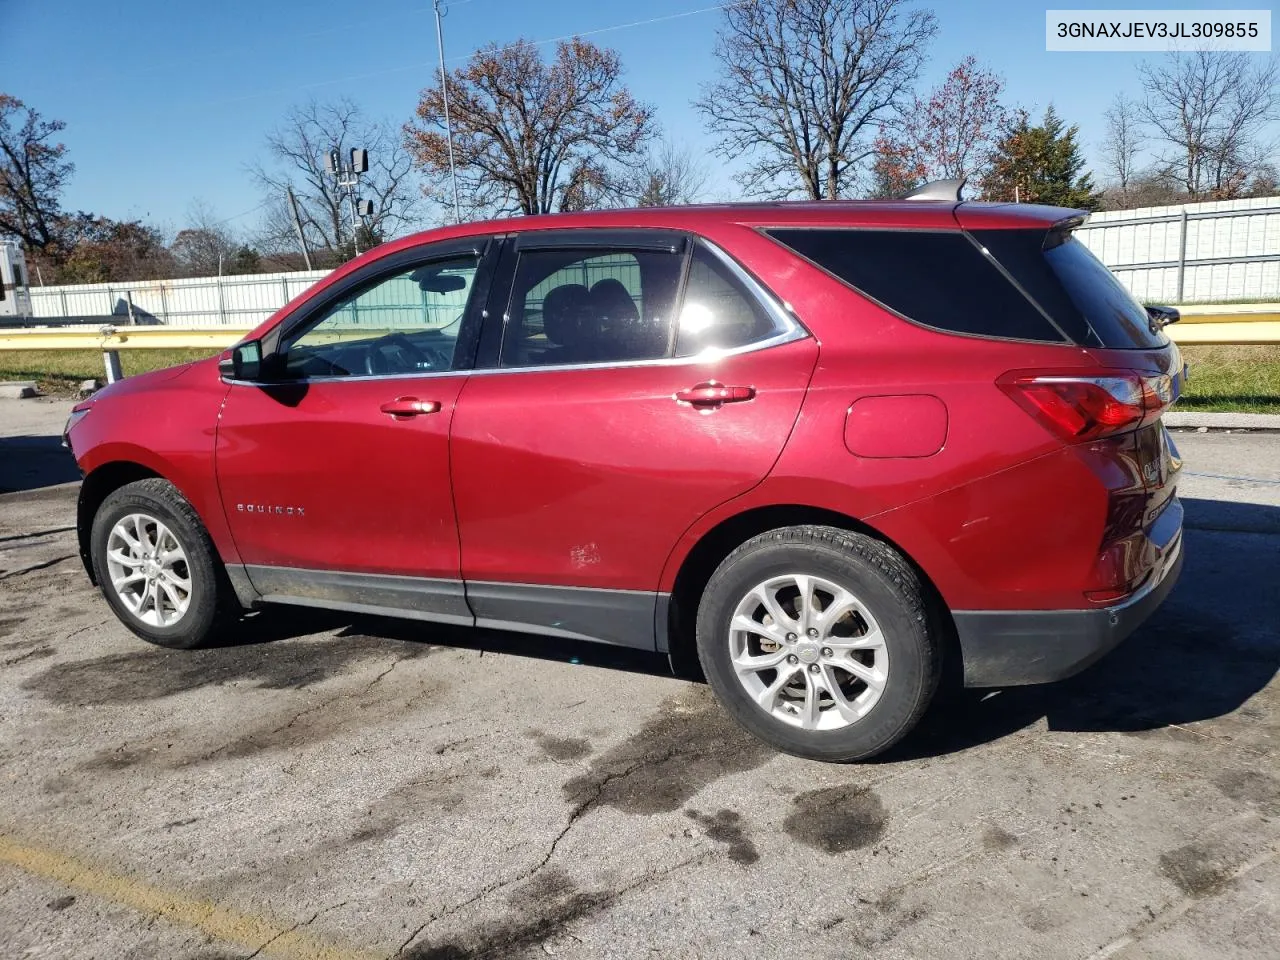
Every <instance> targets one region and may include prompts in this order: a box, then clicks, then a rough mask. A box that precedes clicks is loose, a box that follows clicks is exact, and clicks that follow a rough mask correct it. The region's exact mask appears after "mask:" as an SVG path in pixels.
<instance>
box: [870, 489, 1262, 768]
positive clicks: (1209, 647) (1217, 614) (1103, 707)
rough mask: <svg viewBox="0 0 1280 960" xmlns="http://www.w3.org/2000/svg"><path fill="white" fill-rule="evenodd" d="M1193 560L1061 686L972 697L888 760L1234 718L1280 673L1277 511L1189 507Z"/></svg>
mask: <svg viewBox="0 0 1280 960" xmlns="http://www.w3.org/2000/svg"><path fill="white" fill-rule="evenodd" d="M1183 506H1184V507H1185V509H1186V530H1185V534H1184V536H1185V538H1186V539H1185V546H1184V550H1185V553H1186V560H1185V563H1184V566H1183V570H1182V575H1181V577H1180V578H1179V580H1178V584H1177V586H1176V587H1174V589H1173V591H1172V592H1171V593H1170V594H1169V597H1168V599H1166V600H1165V602H1164V603H1163V604H1162V605H1161V606H1160V607H1159V609H1157V610H1156V612H1155V613H1154V614H1153V615H1152V617H1151V619H1149V620H1148V621H1147V622H1146V623H1144V624H1143V625H1142V626H1141V627H1139V628H1138V629H1137V630H1136V631H1135V632H1134V633H1133V635H1132V636H1130V637H1129V638H1128V639H1127V640H1125V641H1124V642H1123V643H1122V644H1121V645H1120V646H1119V647H1117V648H1116V649H1115V650H1114V651H1112V652H1111V653H1110V654H1108V655H1107V656H1106V657H1104V658H1103V659H1102V660H1100V661H1099V662H1098V663H1096V664H1095V665H1093V666H1092V667H1090V668H1089V669H1088V670H1086V671H1085V672H1083V673H1081V674H1078V675H1077V676H1075V677H1072V678H1070V679H1068V680H1064V681H1061V682H1059V683H1055V684H1047V685H1044V686H1035V687H1010V688H1005V689H1003V690H998V691H992V690H966V691H961V692H958V693H956V694H955V695H954V696H952V697H950V698H948V700H947V702H945V703H943V704H940V707H939V709H937V710H934V711H931V712H930V714H929V715H927V716H926V717H925V720H924V722H923V723H922V724H921V726H920V727H919V728H918V729H917V731H916V733H915V734H913V735H912V736H911V737H909V738H907V739H906V740H905V741H904V742H903V743H902V744H900V745H899V747H898V748H896V749H894V750H892V751H890V752H889V753H886V754H885V755H883V756H882V757H881V758H880V759H881V761H885V762H892V761H898V760H907V759H913V758H918V757H926V756H938V755H941V754H948V753H954V752H957V751H961V750H966V749H969V748H972V747H976V746H979V745H982V744H985V743H989V742H991V741H994V740H998V739H999V738H1001V737H1004V736H1007V735H1009V734H1011V733H1014V732H1016V731H1018V730H1022V729H1025V728H1026V727H1028V726H1030V725H1032V724H1034V723H1037V722H1039V721H1040V720H1041V719H1042V718H1043V719H1044V720H1045V721H1047V725H1048V728H1049V729H1050V730H1057V731H1075V732H1121V733H1140V732H1145V731H1152V730H1159V729H1162V728H1166V727H1178V726H1182V725H1185V724H1188V723H1194V722H1196V721H1200V720H1211V719H1213V718H1215V717H1221V716H1224V715H1226V714H1229V713H1232V712H1233V711H1235V710H1237V709H1239V708H1240V707H1241V706H1243V705H1244V704H1245V703H1246V702H1247V701H1248V700H1249V699H1250V698H1251V697H1252V696H1253V695H1254V694H1256V693H1258V692H1259V691H1260V690H1262V689H1264V688H1265V687H1266V686H1267V684H1269V683H1270V682H1271V680H1272V678H1273V677H1274V676H1275V675H1276V671H1277V670H1278V669H1280V591H1277V590H1276V588H1275V585H1276V583H1277V581H1278V580H1280V541H1278V540H1277V539H1276V537H1277V536H1278V535H1280V507H1274V506H1266V505H1262V504H1249V503H1238V502H1227V501H1221V500H1198V499H1184V500H1183Z"/></svg>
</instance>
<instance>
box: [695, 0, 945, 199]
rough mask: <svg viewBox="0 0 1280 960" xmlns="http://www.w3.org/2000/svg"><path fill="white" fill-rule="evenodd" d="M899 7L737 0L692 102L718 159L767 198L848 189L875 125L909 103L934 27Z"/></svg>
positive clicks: (837, 0) (884, 1)
mask: <svg viewBox="0 0 1280 960" xmlns="http://www.w3.org/2000/svg"><path fill="white" fill-rule="evenodd" d="M912 6H913V5H911V4H909V3H908V0H743V2H741V3H737V4H732V5H730V6H727V7H726V8H725V11H724V22H723V24H722V25H721V28H720V33H719V36H718V39H717V42H716V49H715V56H716V59H717V60H719V61H720V67H721V77H720V79H719V80H718V81H716V82H715V83H712V84H710V85H709V86H707V87H705V88H704V89H703V91H702V97H701V98H700V99H699V100H698V101H697V103H696V106H697V108H698V110H699V111H700V112H701V113H702V115H703V117H704V118H705V119H706V122H707V125H708V127H709V128H710V129H711V130H712V131H714V132H715V133H717V134H719V136H720V145H719V147H718V152H719V153H720V155H721V156H723V157H724V158H725V159H727V160H736V159H738V158H745V159H746V160H747V163H748V167H747V168H746V169H745V170H744V171H743V172H742V173H741V174H739V176H738V179H739V182H740V183H741V184H742V186H743V188H744V189H745V190H746V191H747V192H748V193H752V194H756V195H760V196H765V197H774V198H780V197H787V196H793V195H795V194H796V193H800V194H802V195H804V196H807V197H810V198H812V199H815V200H818V199H822V198H824V197H825V198H827V199H831V200H834V199H836V198H837V197H840V196H844V195H845V194H847V193H848V192H849V191H850V189H851V188H852V185H853V182H854V181H855V179H856V178H857V176H858V174H859V172H860V170H861V167H862V165H863V164H864V162H865V161H866V160H867V159H868V158H869V157H870V156H872V154H873V151H874V146H873V143H872V141H873V140H874V137H875V134H876V133H877V132H878V131H879V129H880V128H881V127H882V126H883V125H884V124H885V123H886V122H887V121H889V120H890V119H892V118H893V117H894V116H895V115H896V114H897V113H898V111H899V110H900V109H901V108H902V106H903V105H904V104H906V103H907V102H909V100H910V97H911V87H912V85H913V84H914V82H915V80H916V77H917V75H918V74H919V72H920V68H921V65H922V64H923V63H924V60H925V54H926V48H927V46H928V44H929V41H930V40H931V39H932V38H933V35H934V33H935V32H936V31H937V21H936V19H935V17H934V15H933V14H932V13H931V12H930V11H928V10H920V9H911V7H912Z"/></svg>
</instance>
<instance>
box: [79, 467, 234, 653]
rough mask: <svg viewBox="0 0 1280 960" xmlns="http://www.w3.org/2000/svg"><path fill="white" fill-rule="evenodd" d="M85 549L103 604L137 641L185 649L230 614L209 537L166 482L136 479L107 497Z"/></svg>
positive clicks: (199, 641)
mask: <svg viewBox="0 0 1280 960" xmlns="http://www.w3.org/2000/svg"><path fill="white" fill-rule="evenodd" d="M89 549H90V557H91V559H92V561H93V572H94V575H95V577H96V578H97V580H98V585H99V587H100V588H101V590H102V593H103V596H105V597H106V599H107V603H109V604H110V605H111V608H112V610H113V611H115V614H116V616H117V617H119V618H120V621H121V622H122V623H123V624H124V625H125V626H126V627H128V628H129V629H130V630H132V631H133V632H134V633H136V634H137V635H138V636H140V637H141V638H142V639H144V640H147V641H149V642H151V643H154V644H158V645H159V646H162V647H175V648H178V649H184V650H189V649H191V648H193V647H198V646H201V645H202V644H203V643H205V642H206V641H207V640H208V638H209V636H210V634H211V633H212V632H213V630H214V628H215V626H216V625H217V624H218V623H219V621H220V620H221V619H222V617H223V615H224V614H227V613H229V612H230V607H231V603H230V598H229V588H228V586H227V585H226V581H225V579H224V578H223V577H221V576H220V573H221V571H220V570H219V567H218V560H217V556H216V554H215V552H214V547H213V543H212V542H211V541H210V539H209V534H208V533H207V532H206V531H205V529H204V526H203V524H201V522H200V518H199V516H198V515H197V514H196V512H195V509H194V508H192V506H191V504H190V503H188V502H187V500H186V498H184V497H183V496H182V494H181V493H179V492H178V490H177V488H176V487H174V486H173V484H171V483H169V481H167V480H161V479H159V478H154V479H149V480H138V481H136V482H134V483H129V484H125V485H124V486H123V487H121V488H120V489H118V490H115V491H113V492H112V493H111V494H110V495H108V496H107V498H106V499H105V500H104V501H103V502H102V505H101V506H100V507H99V508H98V512H97V514H96V515H95V516H94V518H93V529H92V531H91V533H90V540H89Z"/></svg>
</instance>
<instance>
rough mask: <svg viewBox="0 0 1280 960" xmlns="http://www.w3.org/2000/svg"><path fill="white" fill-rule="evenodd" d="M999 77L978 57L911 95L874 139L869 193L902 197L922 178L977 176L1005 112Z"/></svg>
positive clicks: (984, 165) (988, 158)
mask: <svg viewBox="0 0 1280 960" xmlns="http://www.w3.org/2000/svg"><path fill="white" fill-rule="evenodd" d="M1003 91H1004V80H1002V79H1001V78H1000V76H999V75H998V74H996V73H994V72H993V71H991V70H988V69H986V68H984V67H983V66H982V65H981V64H980V63H979V62H978V59H977V57H973V56H968V57H965V58H964V59H963V60H961V61H960V62H959V63H958V64H956V65H955V66H954V67H953V68H952V69H951V72H950V73H948V74H947V76H946V79H944V80H943V81H942V83H940V84H938V86H936V87H934V88H933V90H931V91H930V92H929V95H928V97H926V98H921V97H915V98H914V100H913V101H912V105H911V108H910V109H909V110H907V111H905V114H904V116H903V117H902V118H901V119H900V120H899V121H898V122H897V123H895V124H894V129H893V130H892V131H890V132H888V133H885V134H882V135H881V136H879V137H877V138H876V141H875V161H874V163H873V164H872V168H871V171H872V177H873V181H872V189H871V192H872V195H873V196H878V197H895V196H899V197H900V196H902V195H903V194H904V193H905V192H906V191H908V190H911V189H912V188H914V187H916V186H918V185H919V184H921V183H923V182H924V181H926V180H942V179H946V180H950V179H955V180H969V179H971V178H973V179H976V178H977V177H978V176H980V175H981V174H982V173H983V172H984V168H985V167H986V166H987V164H988V163H989V162H990V159H991V153H992V149H993V148H994V145H995V142H996V139H997V137H998V136H999V135H1000V129H1001V127H1002V125H1003V124H1004V122H1005V120H1006V118H1007V115H1008V111H1007V110H1006V109H1005V107H1004V106H1003V104H1001V102H1000V95H1001V93H1002V92H1003Z"/></svg>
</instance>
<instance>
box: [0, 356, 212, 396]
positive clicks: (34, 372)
mask: <svg viewBox="0 0 1280 960" xmlns="http://www.w3.org/2000/svg"><path fill="white" fill-rule="evenodd" d="M220 352H221V351H219V350H121V351H120V365H121V366H122V367H123V368H124V375H125V376H126V377H128V376H132V375H133V374H135V373H146V372H147V371H148V370H159V369H160V368H161V367H172V366H173V365H174V364H178V363H189V362H190V361H192V360H200V359H202V358H203V357H209V356H212V355H213V354H215V353H220ZM91 378H96V379H98V380H105V379H106V370H105V368H104V367H103V364H102V351H100V350H0V380H34V381H36V383H37V384H38V385H39V387H40V389H41V390H43V391H44V392H45V393H51V394H60V395H64V396H65V395H71V394H74V393H75V392H76V389H77V388H78V387H79V386H80V381H81V380H89V379H91Z"/></svg>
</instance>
